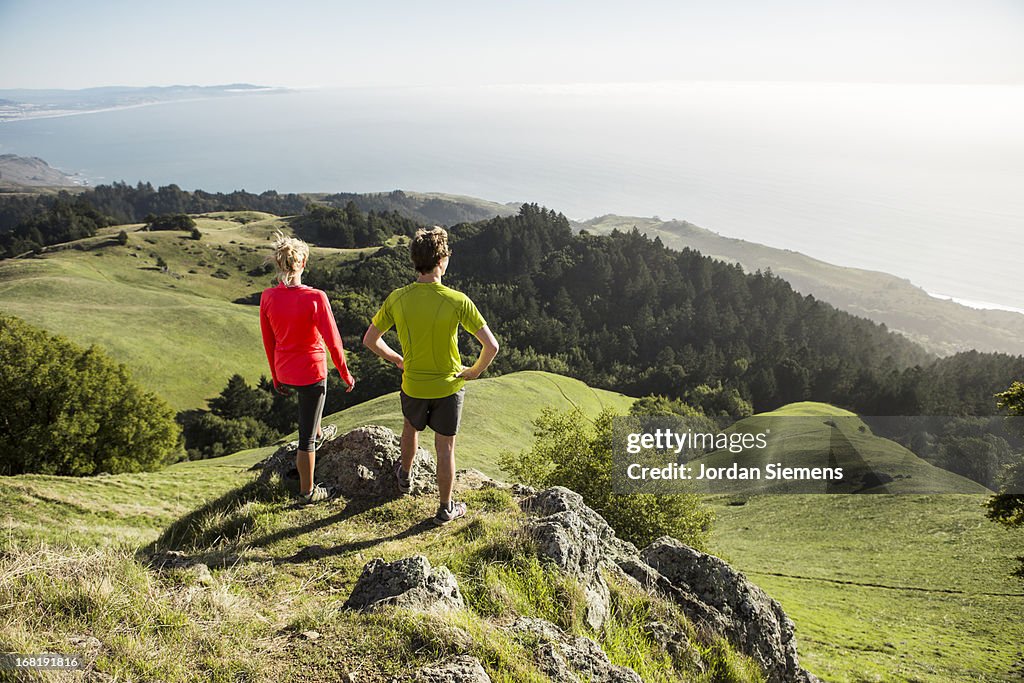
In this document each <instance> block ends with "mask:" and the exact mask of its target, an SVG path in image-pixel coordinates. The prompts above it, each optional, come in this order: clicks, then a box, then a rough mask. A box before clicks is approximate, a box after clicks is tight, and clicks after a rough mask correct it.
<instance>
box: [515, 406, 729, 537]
mask: <svg viewBox="0 0 1024 683" xmlns="http://www.w3.org/2000/svg"><path fill="white" fill-rule="evenodd" d="M614 417H615V415H614V414H613V413H612V412H611V411H608V410H605V411H604V412H602V413H601V414H600V415H599V416H598V417H597V419H596V420H594V421H593V424H592V425H591V424H588V422H589V419H588V418H587V417H586V416H585V415H584V414H583V413H582V412H580V411H579V410H578V409H577V410H571V411H568V412H564V413H560V412H558V411H555V410H553V409H550V408H548V409H545V410H544V411H542V413H541V415H540V417H538V418H537V419H536V420H534V423H533V424H534V428H535V429H534V436H535V439H534V443H533V446H532V447H531V448H530V449H529V450H526V451H521V452H519V453H517V454H511V453H504V454H502V455H501V457H500V459H499V464H500V465H501V467H502V468H503V469H505V470H507V471H508V472H510V473H511V474H512V475H513V476H514V477H516V478H517V479H519V480H521V481H522V482H523V483H525V484H528V485H530V486H535V487H538V488H540V487H547V486H564V487H566V488H569V489H572V490H573V491H576V492H577V493H579V494H580V495H581V496H582V497H583V500H584V501H585V502H586V504H587V505H589V506H590V507H591V508H593V509H594V510H596V511H597V512H598V513H599V514H601V516H603V517H604V518H605V519H606V520H607V521H608V523H609V524H610V525H611V526H612V528H613V529H615V532H616V533H617V534H618V535H619V536H620V537H621V538H624V539H626V540H627V541H631V542H632V543H634V544H636V545H638V546H641V547H642V546H645V545H647V544H648V543H650V542H651V541H653V540H654V539H656V538H658V537H659V536H665V535H668V536H673V537H675V538H677V539H679V540H680V541H683V542H684V543H687V544H688V545H691V546H693V547H695V548H703V547H704V545H705V543H706V541H707V538H708V533H709V531H710V526H711V522H712V519H713V516H712V513H711V511H710V510H709V509H708V508H707V507H706V506H705V505H704V504H703V503H701V500H700V498H699V496H697V495H695V494H648V493H644V494H629V495H624V494H616V493H613V492H612V419H613V418H614Z"/></svg>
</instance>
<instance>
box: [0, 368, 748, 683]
mask: <svg viewBox="0 0 1024 683" xmlns="http://www.w3.org/2000/svg"><path fill="white" fill-rule="evenodd" d="M471 387H472V392H471V393H470V398H468V399H467V426H466V429H467V433H468V431H470V430H472V426H471V425H472V424H473V423H474V422H475V423H476V429H475V430H474V431H479V432H480V434H478V435H477V441H476V443H477V445H478V446H479V448H480V449H486V452H488V453H496V452H498V450H500V449H501V448H505V447H523V446H525V445H526V444H527V443H528V431H529V429H528V427H526V428H525V429H524V428H522V426H521V425H518V427H519V428H518V429H517V428H515V427H516V426H517V424H515V422H516V421H525V420H528V417H529V416H530V415H531V414H533V412H534V411H535V410H539V407H540V405H541V404H543V403H547V402H554V403H555V404H556V405H558V406H559V407H567V406H569V405H570V404H575V405H579V406H580V407H581V408H583V409H584V410H585V411H587V412H596V411H597V410H599V409H600V408H601V407H603V406H606V405H616V406H622V407H628V405H629V403H630V399H628V398H626V397H622V396H619V395H616V394H611V393H609V392H596V391H591V390H589V389H588V388H587V387H586V386H585V385H582V384H581V383H579V382H575V381H573V380H567V379H565V378H560V377H557V376H552V375H547V374H546V373H518V374H516V375H512V376H508V377H501V378H494V379H490V380H480V381H478V382H473V383H472V384H471ZM496 396H504V397H506V399H508V402H507V403H505V402H502V403H493V402H492V403H489V404H488V401H487V400H488V399H493V398H494V397H496ZM385 398H390V399H393V401H394V405H396V406H397V398H396V397H393V396H392V397H385ZM470 401H472V402H473V403H477V404H478V408H479V409H477V410H473V411H472V412H471V411H470V410H469V407H470V405H471V403H469V402H470ZM485 406H487V407H489V412H490V414H491V415H493V416H495V418H496V419H495V421H494V423H493V424H487V413H488V411H487V410H484V408H485ZM509 406H512V407H513V408H514V411H510V412H509V413H506V414H501V411H500V410H499V408H508V407H509ZM353 410H354V409H350V410H349V411H346V412H345V413H344V414H339V415H336V416H333V418H332V419H334V420H335V421H337V422H339V423H342V422H346V421H351V422H353V423H354V422H358V421H360V419H361V418H362V417H366V416H370V415H372V414H373V410H372V409H366V411H367V412H365V413H364V414H361V415H359V416H355V415H353V414H352V411H353ZM377 410H379V412H380V414H385V413H386V412H387V409H386V407H385V406H383V405H381V406H379V408H378V409H377ZM524 434H525V435H526V437H524V436H522V435H524ZM467 435H468V434H467ZM488 435H490V436H488ZM524 438H526V441H524V440H523V439H524ZM466 443H472V440H470V439H467V440H466ZM267 451H268V449H261V450H256V451H248V452H243V453H238V454H235V455H233V456H229V457H226V458H220V459H216V460H206V461H198V462H191V463H181V464H177V465H173V466H171V467H168V468H166V469H164V470H162V471H160V472H154V473H145V474H133V475H116V476H106V477H96V478H92V479H71V478H64V477H43V476H19V477H9V478H3V479H0V510H2V511H3V512H2V513H0V519H2V520H3V524H4V532H5V533H3V534H2V535H0V603H2V604H7V605H13V606H14V607H15V608H14V609H10V610H6V611H4V613H3V614H2V616H0V642H2V643H3V644H4V647H5V648H6V649H10V650H14V651H20V652H30V651H41V650H47V649H48V650H55V651H62V652H69V653H75V654H81V655H84V656H85V657H86V659H87V660H89V661H94V662H95V664H94V666H95V667H96V668H97V669H98V670H100V671H103V672H104V673H107V674H109V675H113V676H115V677H117V678H118V679H121V680H162V681H190V680H199V679H202V680H215V681H237V680H278V681H309V680H318V681H348V680H351V679H349V678H348V677H347V676H346V674H347V673H348V672H356V674H357V677H356V679H355V680H359V681H381V682H383V681H390V680H393V677H395V676H398V677H401V676H404V675H406V674H408V673H409V671H410V670H411V669H413V668H415V667H418V666H421V665H424V664H427V663H430V662H433V661H437V660H439V659H444V658H447V657H451V656H452V655H453V654H458V653H464V652H466V653H471V654H473V655H475V656H477V657H479V658H480V659H481V660H482V661H483V663H484V666H485V667H486V668H487V670H488V673H489V674H490V675H491V677H492V680H494V681H506V682H508V683H518V682H520V681H538V682H540V681H545V680H548V679H547V678H546V677H544V676H542V675H541V674H540V673H539V672H538V670H537V669H536V668H535V666H534V665H533V664H532V661H533V658H532V654H531V653H532V650H531V648H533V647H535V645H536V643H535V642H533V641H522V640H520V639H517V638H515V637H512V636H510V635H509V634H508V632H507V631H504V630H503V629H502V628H501V626H502V625H504V624H507V623H509V622H510V621H511V620H512V619H513V618H514V616H515V615H516V614H520V615H525V616H534V617H541V618H546V619H550V620H552V621H553V622H554V623H557V624H558V625H560V626H561V627H562V628H564V629H566V630H568V631H571V632H573V633H576V634H580V635H588V636H591V637H593V638H595V639H596V640H597V641H598V642H599V643H600V644H601V646H602V647H603V649H604V650H605V651H606V652H607V653H608V656H609V657H610V659H611V660H612V661H613V662H614V663H616V664H623V665H628V666H631V667H633V668H634V669H636V670H637V671H638V672H640V673H641V675H642V676H643V677H644V680H645V681H655V682H662V681H663V682H665V683H669V682H670V681H677V680H681V679H685V680H694V681H710V680H728V681H736V682H737V683H739V682H742V681H750V682H751V683H753V682H755V681H758V680H760V676H759V675H758V673H757V671H756V669H755V668H754V667H753V666H752V664H751V663H750V662H749V660H745V659H744V658H743V657H742V656H740V655H737V654H736V653H735V652H734V651H732V650H731V649H730V648H729V647H728V646H727V645H725V644H724V643H723V642H722V641H720V640H714V639H712V640H707V639H704V638H703V637H701V636H698V634H697V633H696V631H695V630H694V629H693V627H692V626H690V625H688V624H687V623H686V622H685V621H684V620H682V617H681V613H680V612H679V610H678V609H676V608H674V607H672V606H670V605H668V604H667V603H664V602H662V601H660V600H657V599H655V598H652V597H651V596H649V595H647V594H646V593H644V592H642V591H639V590H637V589H635V588H633V587H631V586H629V585H627V584H625V583H623V582H622V581H621V580H619V579H616V578H615V577H614V576H609V582H610V584H611V587H612V596H613V616H612V618H611V620H610V621H609V623H608V624H607V625H606V626H604V627H603V628H602V629H601V630H600V631H597V632H595V631H592V630H590V627H589V626H587V625H586V623H585V620H584V618H583V616H584V608H583V604H584V603H583V598H584V596H583V592H582V588H581V587H580V586H579V585H578V584H576V583H575V582H574V581H572V580H570V579H567V578H566V577H564V576H563V575H561V574H559V573H558V572H557V571H556V570H553V569H551V568H549V567H546V566H544V565H542V564H541V563H539V562H538V561H537V560H536V559H535V558H533V557H532V556H531V550H530V546H529V544H528V543H524V541H523V537H522V534H521V532H520V531H519V529H520V526H521V524H522V521H523V517H522V513H521V512H520V511H519V510H518V506H517V505H516V504H515V502H514V501H513V500H512V498H511V497H510V496H509V495H508V494H507V493H505V492H501V491H494V490H490V491H479V492H465V493H462V494H460V497H461V498H463V499H465V500H467V501H468V502H469V506H470V514H469V516H468V518H467V519H466V520H465V521H459V522H456V523H453V524H451V525H450V526H448V527H445V528H443V529H437V528H435V527H434V526H433V525H432V524H430V523H429V522H428V521H427V520H428V519H429V517H430V516H431V515H432V514H433V510H434V506H435V505H436V500H435V499H432V498H430V497H426V498H422V499H421V498H409V497H407V498H402V499H399V500H395V501H387V502H384V501H378V502H376V503H370V504H361V503H357V502H347V501H344V500H340V499H339V500H334V501H330V502H328V503H326V504H324V505H319V506H313V507H309V508H301V507H297V506H295V505H294V504H293V500H292V498H291V497H290V495H289V494H288V493H287V492H286V491H285V490H284V489H282V488H280V487H278V486H276V485H271V486H269V487H264V486H260V485H257V484H255V483H254V482H253V477H254V473H253V472H251V471H249V467H250V466H251V464H252V463H254V462H256V461H258V460H259V459H260V458H261V457H263V456H264V455H265V454H266V453H267ZM481 457H482V456H481ZM140 551H141V552H140ZM165 551H173V552H174V553H177V555H176V556H175V557H176V558H178V560H180V561H181V562H182V563H184V564H185V565H195V564H197V563H202V564H203V565H205V567H208V568H209V570H207V569H206V568H205V567H204V568H203V569H200V568H198V567H191V566H185V567H182V568H176V569H163V570H160V569H158V568H157V567H156V566H154V564H151V563H150V561H149V558H150V557H151V556H152V554H153V553H156V555H157V557H159V556H160V555H159V554H160V553H163V552H165ZM412 554H423V555H426V556H427V557H428V559H429V560H430V561H431V563H433V564H434V565H438V564H443V565H445V566H447V567H449V568H450V569H451V570H452V571H453V572H454V573H455V575H456V577H457V578H458V581H459V584H460V587H461V589H462V591H463V595H464V596H465V598H466V601H467V603H468V609H467V610H466V611H464V612H461V613H457V614H455V615H451V616H448V615H443V616H425V615H417V614H413V613H408V612H404V611H398V612H396V613H383V614H376V615H363V614H359V613H352V612H346V611H342V610H340V609H339V608H340V606H341V605H342V603H343V602H344V600H345V599H346V598H347V596H348V595H349V593H350V592H351V590H352V588H353V586H354V585H355V582H356V579H357V577H358V576H359V573H360V571H361V569H362V567H363V565H364V564H365V563H366V562H367V561H368V560H369V559H371V558H373V557H383V558H385V559H387V560H392V559H397V558H400V557H407V556H409V555H412ZM651 618H656V619H658V620H660V621H663V622H665V623H670V624H672V623H675V624H678V625H679V626H680V627H681V628H683V629H684V630H685V632H686V633H688V634H689V638H690V639H691V642H693V643H694V649H695V652H696V653H697V654H698V656H699V657H700V659H701V660H702V661H703V666H704V668H705V673H703V674H699V673H697V672H696V669H695V667H694V665H693V660H692V659H691V660H690V663H689V664H687V663H686V661H681V660H679V659H677V660H676V661H675V663H673V662H672V661H670V660H669V658H668V657H667V656H666V655H665V654H664V652H663V651H661V650H658V649H656V648H655V647H654V646H652V645H651V643H650V641H649V639H648V638H647V637H646V636H645V635H643V633H644V631H643V629H644V628H645V626H644V624H646V621H647V620H648V619H651ZM300 661H301V662H302V666H296V662H300Z"/></svg>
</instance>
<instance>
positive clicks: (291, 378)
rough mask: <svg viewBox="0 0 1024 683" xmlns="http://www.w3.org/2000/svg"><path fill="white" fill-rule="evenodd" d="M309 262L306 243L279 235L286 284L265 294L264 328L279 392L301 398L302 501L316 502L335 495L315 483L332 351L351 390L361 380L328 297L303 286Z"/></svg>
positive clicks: (277, 252) (280, 275)
mask: <svg viewBox="0 0 1024 683" xmlns="http://www.w3.org/2000/svg"><path fill="white" fill-rule="evenodd" d="M308 259H309V246H308V245H307V244H306V243H305V242H303V241H302V240H299V239H296V238H294V237H285V236H284V235H283V234H281V233H280V232H278V233H277V241H275V242H274V253H273V256H272V260H273V262H274V264H275V265H276V266H277V279H278V281H279V282H280V284H278V285H277V286H276V287H271V288H269V289H265V290H263V296H262V297H261V298H260V329H261V330H262V332H263V347H264V348H265V349H266V351H267V360H268V361H270V374H271V377H272V378H273V380H274V389H276V390H277V391H278V393H281V394H284V395H285V396H287V395H288V394H289V393H290V390H291V389H292V388H294V389H295V392H296V393H297V394H298V398H299V451H298V454H297V455H296V460H295V465H296V468H297V469H298V471H299V493H300V500H301V501H302V502H305V503H316V502H319V501H321V500H326V499H327V498H328V497H329V496H330V492H329V491H328V490H327V489H326V488H324V487H323V486H320V485H319V484H314V483H313V471H314V469H315V468H316V448H317V445H318V443H317V438H315V437H314V435H315V436H316V437H320V438H322V436H323V432H322V430H321V429H320V418H321V417H322V416H323V410H324V399H325V398H326V397H327V352H330V354H331V360H332V361H334V367H336V368H338V372H339V373H341V379H342V380H343V381H344V382H345V384H347V385H348V389H346V391H352V389H353V388H354V387H355V385H356V380H355V379H354V378H353V377H352V374H351V373H350V372H349V371H348V366H347V365H346V364H345V350H344V349H343V348H342V344H341V335H340V334H338V325H337V323H335V321H334V314H333V313H332V312H331V305H330V302H328V301H327V294H325V293H324V292H322V291H320V290H319V289H313V288H312V287H307V286H305V285H303V284H302V272H303V270H305V268H306V261H307V260H308ZM270 260H271V259H268V261H270ZM325 346H326V349H327V350H326V351H325V350H324V347H325Z"/></svg>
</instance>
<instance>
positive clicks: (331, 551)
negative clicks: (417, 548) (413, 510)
mask: <svg viewBox="0 0 1024 683" xmlns="http://www.w3.org/2000/svg"><path fill="white" fill-rule="evenodd" d="M436 528H437V526H436V525H435V524H434V522H433V521H432V520H431V519H429V518H428V519H424V520H420V521H419V522H416V523H415V524H413V525H412V526H410V527H409V528H408V529H405V530H404V531H400V532H398V533H397V534H392V535H390V536H381V537H379V538H364V539H363V540H360V541H350V542H349V543H342V544H341V545H336V546H334V547H333V548H325V547H324V546H322V545H310V546H306V547H305V548H302V549H300V550H299V551H297V552H296V553H295V554H294V555H291V556H290V557H280V558H277V559H276V560H274V564H298V563H301V562H309V561H310V560H322V559H324V558H326V557H337V556H339V555H347V554H349V553H354V552H358V551H360V550H365V549H367V548H372V547H373V546H376V545H380V544H381V543H388V542H390V541H400V540H402V539H404V538H411V537H412V536H417V535H419V534H422V533H423V532H425V531H429V530H430V529H436Z"/></svg>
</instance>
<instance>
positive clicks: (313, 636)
mask: <svg viewBox="0 0 1024 683" xmlns="http://www.w3.org/2000/svg"><path fill="white" fill-rule="evenodd" d="M302 637H303V638H305V639H306V640H320V634H319V633H317V632H316V631H303V632H302Z"/></svg>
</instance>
